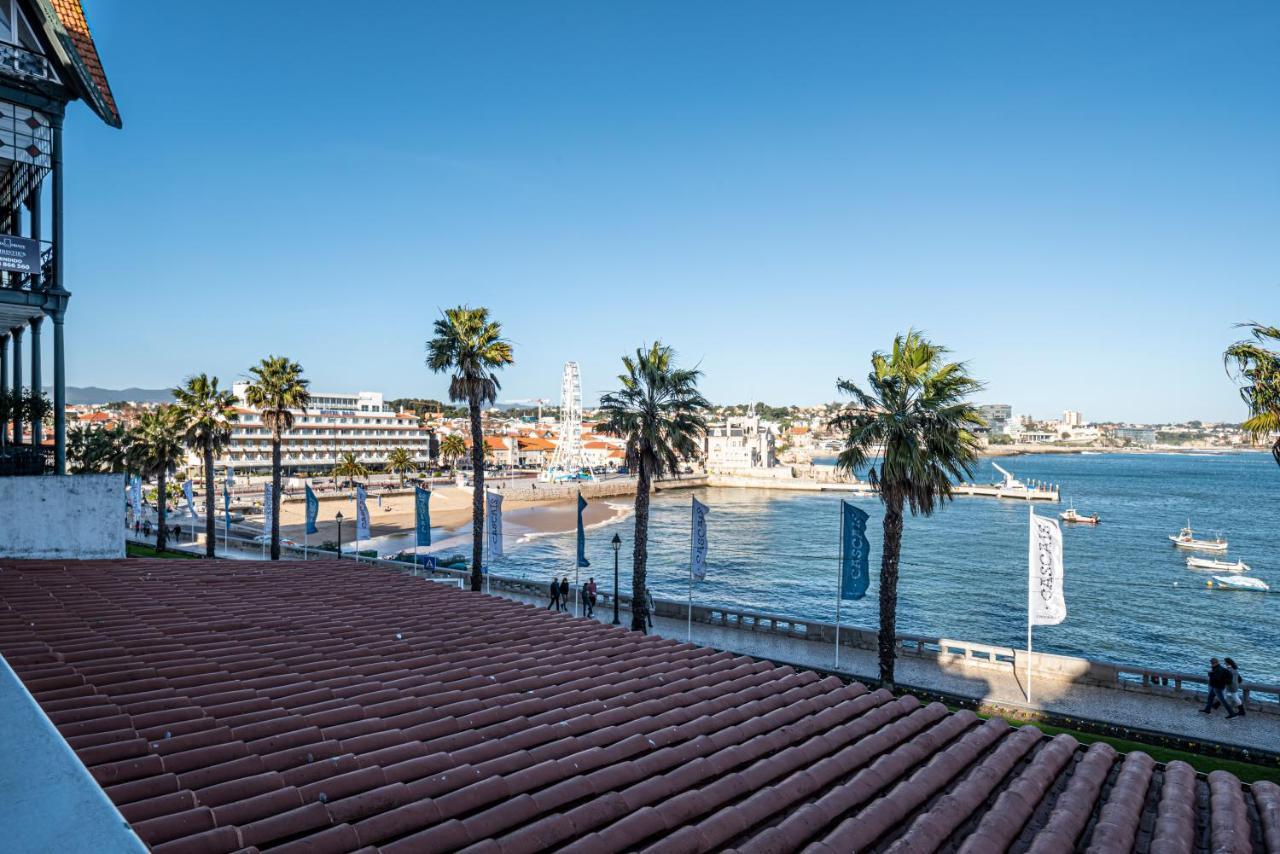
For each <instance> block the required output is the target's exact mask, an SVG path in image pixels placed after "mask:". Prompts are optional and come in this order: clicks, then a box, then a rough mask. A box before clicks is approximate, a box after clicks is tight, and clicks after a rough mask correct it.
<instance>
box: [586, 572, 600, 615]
mask: <svg viewBox="0 0 1280 854" xmlns="http://www.w3.org/2000/svg"><path fill="white" fill-rule="evenodd" d="M583 589H584V590H585V591H586V594H587V616H588V617H594V616H595V615H596V592H597V591H596V580H595V578H594V577H592V578H588V579H587V583H586V586H585V587H584V588H583Z"/></svg>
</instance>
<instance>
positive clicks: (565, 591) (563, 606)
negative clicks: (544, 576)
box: [547, 575, 569, 611]
mask: <svg viewBox="0 0 1280 854" xmlns="http://www.w3.org/2000/svg"><path fill="white" fill-rule="evenodd" d="M547 610H548V611H568V610H569V576H567V575H566V576H565V577H564V578H561V579H555V578H552V579H551V601H550V602H548V603H547Z"/></svg>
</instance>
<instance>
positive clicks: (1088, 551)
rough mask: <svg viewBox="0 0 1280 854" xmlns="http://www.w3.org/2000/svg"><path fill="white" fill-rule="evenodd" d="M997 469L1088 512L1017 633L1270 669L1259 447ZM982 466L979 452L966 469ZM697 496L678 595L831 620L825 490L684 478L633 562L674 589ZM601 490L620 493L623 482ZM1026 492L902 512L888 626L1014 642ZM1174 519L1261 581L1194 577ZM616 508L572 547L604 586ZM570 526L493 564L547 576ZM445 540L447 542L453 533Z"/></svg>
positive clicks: (1271, 490) (830, 527)
mask: <svg viewBox="0 0 1280 854" xmlns="http://www.w3.org/2000/svg"><path fill="white" fill-rule="evenodd" d="M997 461H998V462H999V463H1000V464H1001V465H1002V466H1004V467H1005V468H1007V469H1009V470H1010V471H1012V472H1013V473H1014V475H1015V476H1017V477H1019V478H1021V479H1023V480H1028V479H1034V480H1041V481H1045V482H1049V483H1057V484H1059V485H1060V486H1061V488H1062V494H1063V503H1062V505H1055V504H1048V503H1042V502H1037V504H1036V510H1037V512H1039V513H1041V514H1044V515H1050V514H1053V515H1056V514H1057V513H1058V512H1059V511H1060V510H1062V509H1064V508H1065V507H1066V506H1067V502H1068V500H1069V499H1073V500H1074V503H1075V507H1076V509H1077V510H1079V511H1081V512H1082V513H1094V512H1097V513H1099V514H1100V515H1101V518H1102V524H1101V525H1099V526H1097V527H1088V526H1071V525H1064V526H1063V529H1064V534H1063V540H1064V543H1063V550H1064V561H1065V564H1066V582H1065V591H1066V600H1067V611H1068V615H1067V619H1066V621H1065V622H1064V623H1063V624H1061V625H1058V626H1042V627H1038V628H1037V629H1036V632H1035V648H1036V649H1037V650H1038V651H1043V652H1055V653H1060V654H1064V655H1077V656H1085V657H1089V658H1094V659H1100V660H1104V661H1113V662H1118V663H1127V664H1138V665H1144V666H1149V667H1158V668H1167V669H1172V670H1185V671H1190V672H1200V671H1201V670H1203V669H1205V666H1206V662H1207V660H1208V658H1209V656H1211V655H1216V656H1218V657H1222V656H1224V655H1229V656H1231V657H1233V658H1234V659H1235V660H1236V661H1237V662H1238V663H1239V664H1240V667H1241V670H1242V672H1244V673H1245V674H1246V676H1247V678H1250V679H1257V680H1263V681H1269V682H1273V683H1274V682H1280V660H1277V656H1276V653H1275V650H1276V643H1277V641H1278V640H1280V467H1277V466H1276V464H1275V463H1274V461H1272V459H1271V457H1270V456H1269V455H1267V454H1261V453H1239V454H1220V455H1193V454H1099V455H1071V454H1061V455H1058V454H1054V455H1043V456H1024V457H1015V458H1000V459H998V460H997ZM974 479H975V480H976V481H978V482H980V483H984V482H994V481H997V480H999V475H998V473H997V472H996V471H995V470H994V469H993V468H992V467H991V461H989V460H984V461H982V463H981V464H980V465H979V467H978V469H977V472H976V474H975V478H974ZM691 494H692V495H696V496H697V497H698V499H699V500H700V501H703V502H705V503H706V504H708V505H709V506H710V507H711V515H710V516H709V518H708V532H709V552H708V575H707V579H706V581H703V582H700V583H697V584H695V585H694V590H693V598H694V601H695V602H697V603H701V604H706V605H713V606H715V605H719V606H725V607H735V608H742V609H750V610H760V611H767V612H770V613H776V614H783V615H789V616H796V617H801V618H807V619H823V620H834V618H835V594H836V571H837V547H838V546H837V529H838V516H837V514H838V507H839V501H840V496H839V495H835V494H813V493H791V492H778V491H764V490H750V489H699V490H693V491H684V490H681V491H676V492H668V493H660V494H658V495H656V496H654V499H653V503H652V518H651V522H650V546H649V579H650V586H651V587H652V588H653V589H654V595H655V596H657V597H660V598H669V599H684V598H685V597H686V596H687V595H688V562H689V515H690V513H689V499H690V496H691ZM607 500H608V501H611V502H614V503H618V504H621V505H627V506H629V504H630V502H628V501H625V500H624V499H607ZM851 500H853V501H854V502H855V503H857V504H858V506H860V507H862V508H863V509H864V510H866V511H867V512H868V513H869V514H870V515H871V522H870V523H869V526H868V537H869V539H870V541H871V552H872V553H871V577H872V581H871V589H870V590H869V591H868V593H867V596H866V598H865V599H862V600H860V601H857V602H845V603H844V605H843V610H842V618H841V621H842V623H844V624H847V625H857V626H863V627H874V626H875V625H876V622H877V619H878V617H877V608H878V604H877V595H878V582H879V579H878V574H879V560H880V547H881V539H882V537H881V531H882V529H881V524H882V520H883V512H882V510H881V507H880V503H879V501H878V500H876V499H875V498H856V499H851ZM1027 513H1028V511H1027V505H1026V503H1025V502H1017V501H1006V500H998V499H994V498H978V497H959V498H957V499H956V500H955V501H954V502H952V503H950V504H948V505H947V506H945V507H944V508H943V509H942V510H940V511H938V512H937V513H935V514H934V516H932V517H930V518H911V517H908V518H907V521H906V526H905V532H904V535H903V549H902V567H901V580H900V582H899V610H898V627H899V631H903V632H909V633H914V634H921V635H930V636H940V637H950V638H956V639H961V640H967V641H973V642H983V643H991V644H999V645H1005V646H1016V647H1023V646H1025V643H1026V598H1027V527H1028V524H1027ZM1188 519H1190V521H1191V524H1192V526H1193V527H1194V528H1195V530H1196V531H1197V533H1198V534H1204V535H1213V534H1216V533H1218V532H1221V533H1222V534H1223V535H1224V536H1226V537H1227V538H1228V539H1229V541H1230V551H1229V553H1228V555H1227V559H1228V560H1232V561H1234V560H1235V559H1237V558H1243V559H1244V561H1245V562H1246V563H1248V564H1249V565H1250V566H1252V567H1253V570H1252V572H1251V573H1250V575H1253V576H1256V577H1258V578H1261V579H1262V580H1264V581H1266V582H1267V583H1268V584H1269V585H1271V587H1272V592H1271V593H1265V594H1263V593H1256V592H1237V591H1227V590H1210V589H1208V588H1207V587H1206V586H1205V581H1206V579H1207V578H1208V577H1209V574H1208V573H1203V572H1194V571H1191V570H1188V569H1187V568H1186V565H1185V558H1186V553H1185V552H1182V551H1180V550H1177V549H1174V548H1173V546H1172V544H1171V543H1170V542H1169V540H1168V537H1169V535H1171V534H1177V533H1178V529H1179V528H1181V527H1182V526H1183V525H1185V524H1186V523H1187V521H1188ZM633 528H634V518H633V517H632V516H629V515H628V516H625V517H624V518H622V519H620V520H619V521H617V522H615V523H612V524H607V525H601V526H598V527H597V528H595V529H593V530H591V531H588V534H587V556H588V558H589V560H590V561H591V564H592V565H591V568H590V569H584V570H582V571H581V576H582V578H583V580H585V578H586V577H587V576H588V575H594V576H595V578H596V581H597V583H598V584H599V585H600V587H601V588H602V589H604V590H608V589H610V588H611V587H612V585H613V552H612V550H611V548H610V546H609V541H610V539H611V538H612V537H613V535H614V533H615V532H616V533H618V534H619V535H620V536H621V538H622V542H623V545H622V550H621V552H620V574H621V586H622V589H623V591H624V592H629V591H630V589H631V543H632V534H633ZM574 543H575V536H574V534H573V533H566V534H555V535H548V536H541V537H535V538H532V539H524V540H523V541H522V540H521V539H520V538H516V537H512V536H508V537H507V538H506V544H507V555H506V556H505V557H504V558H502V559H500V560H498V561H496V562H495V563H494V566H493V569H494V571H495V572H497V573H499V574H504V575H515V576H522V577H527V578H536V579H540V580H547V581H549V580H550V578H551V576H552V575H553V574H557V573H561V574H563V573H566V572H567V573H568V574H569V577H570V579H571V580H572V578H573V555H574ZM459 551H461V549H460V550H459Z"/></svg>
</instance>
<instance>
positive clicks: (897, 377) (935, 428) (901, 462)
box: [831, 330, 985, 686]
mask: <svg viewBox="0 0 1280 854" xmlns="http://www.w3.org/2000/svg"><path fill="white" fill-rule="evenodd" d="M946 354H947V350H946V349H945V348H943V347H939V346H937V345H935V344H932V343H930V342H929V341H927V340H926V339H925V338H924V337H923V336H922V335H920V333H918V332H916V331H914V330H909V331H908V332H907V334H906V335H899V336H897V337H896V338H895V339H894V341H893V350H892V351H891V352H890V353H887V354H886V353H881V352H876V353H873V354H872V355H871V373H870V375H868V377H867V388H866V390H865V391H864V390H863V389H862V388H860V387H859V386H857V385H856V384H855V383H853V382H852V381H851V380H844V379H842V380H840V381H839V382H838V383H837V387H838V388H839V389H840V391H842V392H844V393H845V394H848V395H850V396H851V397H852V398H853V400H854V407H853V408H852V409H850V410H846V411H845V412H843V413H841V414H840V415H837V416H836V417H835V418H833V419H832V421H831V426H832V427H834V428H836V429H838V430H841V431H843V432H844V433H845V444H844V450H842V451H841V452H840V457H839V460H838V465H839V466H840V468H842V469H844V470H845V471H848V472H853V471H856V470H860V469H861V468H862V467H863V466H864V465H866V464H867V462H868V460H869V459H870V457H871V454H872V451H873V449H878V448H883V452H882V453H883V456H882V458H881V459H880V462H879V465H878V467H877V465H875V464H874V462H873V464H872V466H871V469H870V473H869V478H870V481H871V484H872V485H873V486H875V487H877V488H878V489H879V490H880V501H881V502H882V503H883V504H884V549H883V551H882V552H881V555H880V638H879V644H878V645H879V651H880V681H881V682H882V683H884V684H885V685H886V686H892V685H893V665H894V654H895V651H896V647H895V640H896V637H897V608H898V560H899V557H900V555H901V552H902V520H903V517H902V510H903V506H904V505H905V506H907V507H909V508H910V510H911V515H913V516H914V515H917V514H919V515H923V516H930V515H932V514H933V511H934V510H935V509H937V507H938V506H939V505H940V504H942V503H943V502H945V501H947V500H948V499H950V497H951V486H952V483H953V481H954V480H961V479H964V478H968V477H969V476H970V475H971V474H972V469H973V464H974V463H975V462H976V460H977V456H978V448H979V445H978V439H977V437H976V436H975V435H974V433H973V430H974V429H975V428H978V427H982V426H984V423H985V422H983V420H982V417H981V416H980V415H979V414H978V411H977V410H976V409H975V408H974V407H973V406H972V405H971V404H970V403H969V402H968V400H967V398H968V397H969V396H970V395H972V394H973V393H974V392H976V391H978V390H979V389H981V388H982V385H981V383H979V382H977V381H976V380H974V379H973V378H972V377H970V376H969V374H968V373H967V369H966V366H965V365H964V364H963V363H961V362H947V361H945V356H946Z"/></svg>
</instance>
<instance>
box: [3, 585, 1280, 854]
mask: <svg viewBox="0 0 1280 854" xmlns="http://www.w3.org/2000/svg"><path fill="white" fill-rule="evenodd" d="M0 652H3V654H4V655H5V657H6V658H7V659H8V661H9V662H10V664H11V665H12V666H13V668H14V670H15V671H16V672H17V673H18V675H19V676H20V677H21V678H22V680H23V681H24V683H25V684H26V686H27V688H28V689H29V690H30V691H31V692H32V694H33V695H34V696H35V698H36V700H37V701H38V702H39V703H40V705H41V706H42V707H43V708H44V710H45V712H46V713H47V714H48V715H49V717H50V719H51V720H52V721H53V723H54V724H55V725H56V726H57V727H58V729H59V730H60V732H61V733H62V735H63V736H64V737H65V738H66V739H67V741H68V742H69V743H70V745H71V747H72V748H74V749H75V751H76V753H77V754H78V755H79V756H80V758H81V760H82V761H83V762H84V763H85V765H86V766H87V767H88V768H89V771H90V772H91V773H92V775H93V776H94V778H95V779H97V780H98V782H99V783H100V784H101V785H102V786H103V787H104V789H105V791H106V792H107V794H108V795H109V796H110V797H111V798H112V800H113V801H115V803H116V804H117V805H119V807H120V809H121V811H122V812H123V814H124V816H125V818H126V819H128V820H129V821H130V822H131V823H132V824H133V826H134V828H135V829H136V830H137V831H138V833H139V834H140V835H141V836H142V838H143V839H144V840H145V841H146V842H147V843H148V844H149V845H151V846H154V848H155V850H156V851H160V852H229V851H238V850H248V851H272V852H294V851H326V852H342V851H356V850H359V851H369V852H372V851H375V850H376V851H380V852H386V854H400V852H422V851H457V850H463V851H468V852H474V854H479V852H534V851H544V850H551V849H555V850H562V851H575V852H584V854H585V852H591V854H594V852H608V851H622V850H628V851H646V852H689V851H713V850H714V851H722V850H735V851H739V852H744V854H745V852H790V851H804V852H812V853H813V854H816V852H824V853H825V854H836V852H850V851H862V850H887V851H892V852H918V851H935V850H946V851H957V850H958V851H960V852H966V854H967V852H979V854H980V852H988V851H1004V850H1006V849H1007V848H1010V846H1012V847H1013V848H1015V849H1016V850H1019V851H1022V850H1031V851H1049V852H1056V851H1072V850H1084V849H1086V848H1088V849H1089V850H1098V851H1116V852H1120V851H1129V850H1134V849H1136V850H1141V851H1147V850H1150V851H1153V852H1155V851H1192V850H1209V849H1212V850H1223V851H1226V850H1230V851H1249V850H1251V846H1252V845H1257V846H1262V845H1263V844H1264V843H1263V840H1272V841H1274V840H1275V839H1276V837H1277V836H1280V787H1277V786H1276V785H1275V784H1273V783H1258V784H1255V785H1254V786H1253V787H1252V788H1251V789H1250V788H1248V787H1243V786H1242V785H1241V784H1240V782H1239V781H1238V780H1237V779H1236V778H1234V777H1232V776H1231V775H1230V774H1227V773H1225V772H1222V771H1215V772H1214V773H1213V774H1211V775H1209V777H1208V779H1207V780H1205V779H1203V778H1199V779H1198V778H1197V777H1196V775H1195V774H1194V773H1193V772H1192V771H1191V769H1190V767H1189V766H1187V765H1185V764H1183V763H1180V762H1173V763H1170V764H1169V765H1168V766H1165V767H1157V766H1156V765H1155V763H1153V762H1152V760H1151V759H1150V758H1149V757H1147V756H1146V755H1145V754H1142V753H1132V754H1129V755H1128V756H1124V757H1122V756H1118V755H1117V754H1116V752H1115V751H1114V750H1113V749H1112V748H1111V747H1109V746H1108V745H1106V744H1103V743H1098V744H1094V745H1092V746H1090V747H1089V748H1088V749H1087V750H1086V749H1084V748H1082V747H1081V746H1080V745H1079V744H1077V743H1076V741H1075V740H1074V739H1072V738H1071V737H1070V736H1067V735H1059V736H1057V737H1056V738H1052V739H1050V738H1047V737H1045V736H1043V735H1041V734H1040V732H1039V731H1038V730H1036V729H1035V728H1034V727H1030V726H1027V727H1021V728H1013V727H1010V726H1009V725H1008V724H1007V723H1005V722H1004V721H1002V720H999V719H992V720H988V721H983V720H980V719H978V718H977V717H976V716H975V715H973V714H972V713H970V712H959V713H955V714H952V713H949V712H948V711H947V710H946V708H945V707H943V706H941V705H939V704H937V703H934V704H931V705H924V704H922V703H921V702H920V701H919V700H917V699H915V698H914V697H910V696H906V697H900V698H894V697H893V696H892V695H890V694H889V693H888V692H886V691H883V690H880V691H869V690H868V689H867V688H865V687H863V686H862V685H859V684H857V683H853V684H847V683H844V682H842V681H841V680H839V679H836V678H834V677H826V678H823V677H820V676H818V675H817V674H815V673H812V672H806V671H801V672H797V671H796V670H793V669H792V668H790V667H782V666H777V665H774V664H770V663H767V662H763V661H757V660H753V659H750V658H747V657H744V656H738V655H733V654H730V653H727V652H716V651H714V650H711V649H707V648H703V647H697V646H693V645H690V644H684V643H678V642H675V641H672V640H668V639H662V638H658V637H652V636H644V635H640V634H636V633H632V632H629V631H626V630H623V629H618V628H614V627H612V626H608V625H605V624H602V623H596V622H594V621H590V620H582V619H572V618H570V617H568V616H564V615H558V614H553V613H550V612H547V611H545V610H543V609H540V608H535V607H529V606H526V605H521V604H517V603H515V602H510V601H507V600H503V599H499V598H495V597H490V596H484V595H481V594H474V593H469V592H462V591H459V590H455V589H452V588H447V587H444V586H443V585H437V584H433V583H431V582H427V581H423V580H420V579H414V578H411V577H408V576H402V575H397V574H394V573H389V572H385V571H383V570H380V569H369V568H356V567H355V566H354V565H353V564H351V563H350V562H348V561H341V562H339V561H332V562H318V561H313V562H309V563H305V564H303V563H282V564H274V565H272V564H269V563H256V562H239V561H142V560H126V561H103V562H58V563H53V562H47V563H45V562H11V561H10V562H0ZM1253 840H1257V841H1256V842H1254V841H1253ZM1268 844H1269V843H1268ZM1254 850H1262V849H1261V848H1260V847H1259V848H1255V849H1254Z"/></svg>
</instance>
